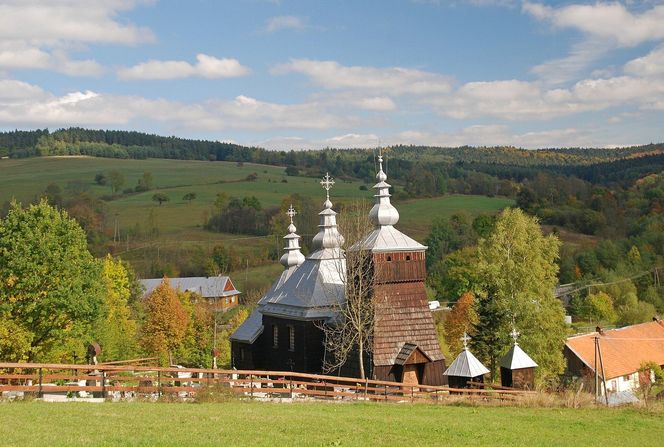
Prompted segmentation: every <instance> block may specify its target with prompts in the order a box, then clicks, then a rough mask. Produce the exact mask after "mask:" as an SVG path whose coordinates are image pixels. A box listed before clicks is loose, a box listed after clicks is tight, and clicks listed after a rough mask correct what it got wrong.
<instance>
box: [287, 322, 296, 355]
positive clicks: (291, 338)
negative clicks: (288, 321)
mask: <svg viewBox="0 0 664 447" xmlns="http://www.w3.org/2000/svg"><path fill="white" fill-rule="evenodd" d="M288 350H289V351H291V352H293V351H295V328H294V327H293V326H288Z"/></svg>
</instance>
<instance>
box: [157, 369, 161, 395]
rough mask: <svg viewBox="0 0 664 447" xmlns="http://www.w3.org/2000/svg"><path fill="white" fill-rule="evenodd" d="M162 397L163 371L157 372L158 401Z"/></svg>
mask: <svg viewBox="0 0 664 447" xmlns="http://www.w3.org/2000/svg"><path fill="white" fill-rule="evenodd" d="M160 397H161V370H157V399H159V398H160Z"/></svg>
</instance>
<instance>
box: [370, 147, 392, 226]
mask: <svg viewBox="0 0 664 447" xmlns="http://www.w3.org/2000/svg"><path fill="white" fill-rule="evenodd" d="M378 163H379V170H378V174H376V180H378V183H376V184H375V185H374V187H373V188H374V190H375V191H376V194H374V197H375V198H376V204H375V205H374V206H373V208H371V211H370V212H369V219H370V220H371V223H373V224H374V226H376V227H382V226H386V225H396V223H397V222H399V212H398V211H397V209H396V208H395V207H394V206H392V204H391V203H390V186H392V185H390V184H389V183H387V182H386V181H385V180H387V174H385V172H384V171H383V155H382V154H381V155H379V156H378Z"/></svg>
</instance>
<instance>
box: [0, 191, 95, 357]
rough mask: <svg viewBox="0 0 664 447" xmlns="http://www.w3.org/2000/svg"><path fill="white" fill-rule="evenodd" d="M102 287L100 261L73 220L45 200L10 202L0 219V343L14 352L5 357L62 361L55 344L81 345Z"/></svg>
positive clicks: (57, 345) (93, 317) (92, 318)
mask: <svg viewBox="0 0 664 447" xmlns="http://www.w3.org/2000/svg"><path fill="white" fill-rule="evenodd" d="M102 290H103V289H102V282H101V277H100V264H99V263H98V262H97V261H95V259H94V258H93V257H92V255H91V254H90V252H89V251H88V248H87V241H86V238H85V233H84V232H83V230H82V229H81V227H80V226H79V225H78V223H76V221H75V220H73V219H71V218H70V217H69V215H68V214H67V213H66V212H65V211H61V210H57V209H55V208H53V207H51V206H50V205H49V204H48V203H47V202H46V201H45V200H42V201H41V202H39V203H38V204H36V205H30V206H29V207H27V208H22V207H21V206H20V205H19V204H17V203H13V204H12V205H11V207H10V210H9V214H8V215H7V217H5V218H4V219H3V220H1V221H0V320H6V323H5V324H4V325H3V326H4V328H5V333H6V334H8V335H6V337H8V338H5V339H4V340H3V341H2V342H0V345H2V346H3V350H10V351H11V350H12V349H16V351H13V352H3V357H5V355H6V357H5V358H27V359H28V360H60V358H58V347H59V346H63V345H64V344H66V343H68V342H71V341H72V340H80V348H81V349H82V348H83V338H84V336H85V334H86V333H88V332H89V330H90V325H91V323H92V322H93V321H95V320H96V319H97V317H98V315H99V312H100V309H101V304H102ZM12 327H13V329H11V330H8V329H7V328H12ZM10 346H14V348H10ZM26 347H27V352H26V350H25V349H26ZM67 355H71V353H70V352H69V353H67Z"/></svg>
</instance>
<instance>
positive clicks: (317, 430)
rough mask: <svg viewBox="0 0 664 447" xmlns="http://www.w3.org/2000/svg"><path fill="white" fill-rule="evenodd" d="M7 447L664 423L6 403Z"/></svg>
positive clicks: (325, 440) (328, 442)
mask: <svg viewBox="0 0 664 447" xmlns="http://www.w3.org/2000/svg"><path fill="white" fill-rule="evenodd" d="M0 423H1V424H2V425H1V426H2V436H0V445H2V446H5V445H6V446H44V445H49V446H93V445H94V446H110V445H131V446H185V445H186V446H213V445H214V446H216V445H224V446H245V445H251V446H270V447H273V446H288V445H298V446H299V445H306V446H309V445H312V446H363V445H380V446H383V445H403V446H427V445H432V446H433V445H436V446H440V445H445V446H575V445H584V446H602V447H611V446H622V447H625V446H639V447H648V446H656V445H660V443H661V440H662V438H663V437H664V416H663V415H662V414H661V413H659V414H653V413H646V412H643V411H638V410H633V409H592V408H591V409H557V408H555V409H554V408H550V409H547V408H509V407H464V406H434V405H425V404H420V405H418V404H335V403H294V404H287V403H261V402H229V403H218V404H182V403H172V404H168V403H104V404H86V403H51V404H49V403H41V402H24V403H6V404H1V405H0Z"/></svg>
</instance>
